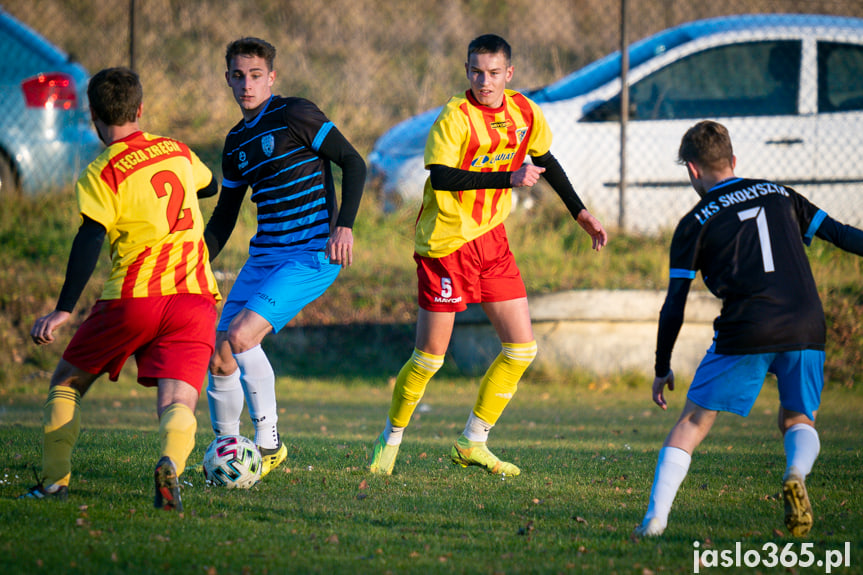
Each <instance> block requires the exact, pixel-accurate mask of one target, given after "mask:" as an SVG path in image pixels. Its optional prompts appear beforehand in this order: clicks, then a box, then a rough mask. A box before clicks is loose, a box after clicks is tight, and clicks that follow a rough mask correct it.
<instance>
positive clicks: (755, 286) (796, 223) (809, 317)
mask: <svg viewBox="0 0 863 575" xmlns="http://www.w3.org/2000/svg"><path fill="white" fill-rule="evenodd" d="M825 217H826V214H825V213H824V212H823V211H821V210H819V209H818V208H817V207H816V206H814V205H813V204H811V203H810V202H809V201H808V200H807V199H806V198H804V197H803V196H801V195H800V194H798V193H797V192H795V191H794V190H792V189H791V188H788V187H785V186H781V185H779V184H775V183H771V182H767V181H762V180H747V179H740V178H734V179H732V180H728V181H726V182H722V183H720V184H719V185H718V186H716V187H714V188H713V189H711V190H710V191H709V192H708V193H707V194H706V195H705V196H704V197H703V198H702V199H701V201H700V202H699V203H698V204H697V205H696V206H695V208H693V209H692V211H690V212H689V213H688V214H686V216H684V217H683V218H682V219H681V221H680V223H679V224H678V226H677V229H676V230H675V233H674V237H673V239H672V241H671V265H670V267H671V270H670V272H671V277H672V278H689V279H693V278H695V274H696V272H697V271H700V272H701V275H702V278H703V279H704V283H705V284H706V285H707V287H708V289H710V291H711V292H712V293H713V294H714V295H715V296H717V297H718V298H720V299H721V300H722V312H721V314H720V315H719V317H718V318H716V320H715V321H714V329H715V331H716V335H715V351H716V353H721V354H731V355H737V354H750V353H766V352H774V351H791V350H799V349H818V350H823V349H824V343H825V339H826V327H825V320H824V311H823V309H822V307H821V300H820V298H819V296H818V291H817V289H816V286H815V280H814V278H813V277H812V271H811V269H810V267H809V260H808V259H807V257H806V253H805V248H804V244H805V245H808V244H809V242H811V240H812V237H813V236H814V235H815V232H816V231H817V230H818V227H819V225H821V222H822V221H823V220H824V218H825Z"/></svg>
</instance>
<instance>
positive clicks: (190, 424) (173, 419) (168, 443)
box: [159, 403, 198, 477]
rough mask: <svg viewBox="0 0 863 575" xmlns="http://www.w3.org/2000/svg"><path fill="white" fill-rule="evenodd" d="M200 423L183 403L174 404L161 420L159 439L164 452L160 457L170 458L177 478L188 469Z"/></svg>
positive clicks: (166, 410) (163, 413)
mask: <svg viewBox="0 0 863 575" xmlns="http://www.w3.org/2000/svg"><path fill="white" fill-rule="evenodd" d="M197 429H198V421H197V419H195V414H194V413H193V412H192V410H191V409H189V408H188V407H186V406H185V405H183V404H182V403H173V404H171V405H169V406H168V407H167V408H166V409H165V411H163V412H162V417H161V418H160V419H159V439H160V440H161V444H162V451H161V452H160V453H159V457H165V456H168V457H170V458H171V461H173V462H174V465H175V466H176V467H177V476H178V477H179V476H180V475H182V474H183V471H184V470H185V469H186V460H187V459H188V458H189V454H190V453H192V449H193V448H194V447H195V431H196V430H197Z"/></svg>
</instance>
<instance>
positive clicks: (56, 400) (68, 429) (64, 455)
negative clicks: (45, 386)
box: [42, 385, 81, 487]
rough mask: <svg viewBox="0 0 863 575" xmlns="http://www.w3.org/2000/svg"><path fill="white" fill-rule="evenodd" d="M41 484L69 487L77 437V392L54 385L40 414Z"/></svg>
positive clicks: (79, 426) (79, 415) (79, 414)
mask: <svg viewBox="0 0 863 575" xmlns="http://www.w3.org/2000/svg"><path fill="white" fill-rule="evenodd" d="M42 431H43V437H42V481H43V482H44V485H45V487H48V486H50V485H66V486H68V485H69V478H70V476H71V475H72V448H73V447H75V442H77V441H78V435H79V434H80V433H81V394H80V393H78V390H77V389H74V388H71V387H67V386H61V385H55V386H54V387H52V388H51V389H50V390H48V399H47V400H46V401H45V406H44V408H43V410H42Z"/></svg>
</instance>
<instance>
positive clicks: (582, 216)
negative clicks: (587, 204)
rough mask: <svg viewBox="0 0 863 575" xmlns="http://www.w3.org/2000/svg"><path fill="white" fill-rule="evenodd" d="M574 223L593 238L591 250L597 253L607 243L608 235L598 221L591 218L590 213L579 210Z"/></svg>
mask: <svg viewBox="0 0 863 575" xmlns="http://www.w3.org/2000/svg"><path fill="white" fill-rule="evenodd" d="M575 221H577V222H578V225H580V226H581V228H582V229H583V230H584V231H586V232H587V233H588V234H589V235H590V237H591V238H593V249H595V250H596V251H599V250H601V249H602V248H603V247H605V244H607V243H608V233H607V232H606V231H605V229H604V228H603V227H602V224H601V223H599V220H597V219H596V218H595V217H593V216H592V215H591V214H590V212H588V211H587V210H581V211H580V212H578V218H576V220H575Z"/></svg>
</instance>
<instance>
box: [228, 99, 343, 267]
mask: <svg viewBox="0 0 863 575" xmlns="http://www.w3.org/2000/svg"><path fill="white" fill-rule="evenodd" d="M333 129H334V126H333V123H332V122H330V121H329V120H328V119H327V117H326V116H325V115H324V113H323V112H322V111H321V110H320V109H318V107H317V106H315V104H313V103H312V102H310V101H309V100H306V99H303V98H294V97H292V98H282V97H280V96H272V97H271V98H270V100H269V102H267V105H266V106H265V107H264V109H263V110H261V112H260V114H258V116H257V117H256V118H255V119H254V120H252V121H251V122H246V121H245V120H241V121H240V122H239V123H238V124H237V125H236V126H234V128H233V129H232V130H231V131H230V132H229V133H228V135H227V137H226V138H225V148H224V151H223V154H222V173H223V176H224V179H223V182H222V188H223V191H222V193H223V194H225V193H231V192H232V190H236V191H237V193H244V191H245V189H246V187H247V186H251V187H252V201H253V202H255V204H257V211H258V229H257V233H256V234H255V236H254V237H253V238H252V240H251V242H250V244H249V255H251V256H262V255H267V256H274V257H277V258H281V257H283V256H284V255H286V254H290V253H291V252H296V251H306V250H314V251H320V250H323V249H324V248H325V246H326V243H327V239H328V237H329V234H330V226H331V224H332V223H333V222H332V219H333V216H334V214H336V211H337V210H336V196H335V186H334V184H333V177H332V172H331V167H330V162H329V161H328V160H326V159H325V158H322V157H321V156H320V155H318V150H319V148H320V146H321V144H322V143H323V141H324V139H325V138H326V136H327V134H328V133H329V131H330V130H333Z"/></svg>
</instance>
